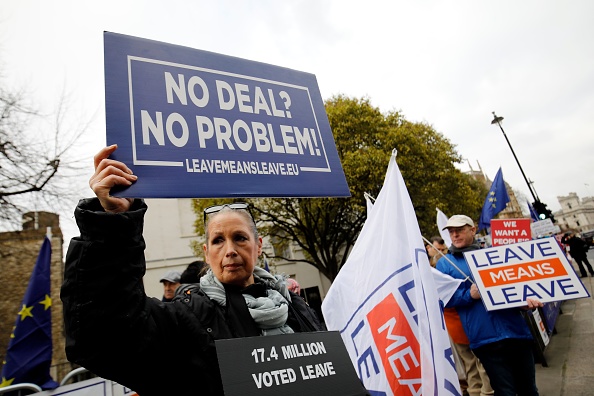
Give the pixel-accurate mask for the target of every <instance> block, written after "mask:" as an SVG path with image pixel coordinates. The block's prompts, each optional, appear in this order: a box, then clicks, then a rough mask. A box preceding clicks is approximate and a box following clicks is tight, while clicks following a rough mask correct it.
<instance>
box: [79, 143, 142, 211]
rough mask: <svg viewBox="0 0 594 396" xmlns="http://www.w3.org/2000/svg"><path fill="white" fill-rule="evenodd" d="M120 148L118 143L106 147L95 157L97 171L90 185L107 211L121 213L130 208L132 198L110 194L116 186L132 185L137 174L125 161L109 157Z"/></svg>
mask: <svg viewBox="0 0 594 396" xmlns="http://www.w3.org/2000/svg"><path fill="white" fill-rule="evenodd" d="M117 148H118V146H117V144H113V145H111V146H109V147H105V148H103V149H101V151H99V152H98V153H97V154H96V155H95V157H94V164H95V173H94V174H93V176H91V179H90V180H89V186H90V187H91V189H92V190H93V192H94V193H95V195H96V196H97V198H99V202H101V206H103V209H105V211H106V212H110V213H121V212H125V211H127V210H128V209H130V206H131V205H132V202H133V201H134V200H133V199H132V198H118V197H113V196H111V195H110V191H111V188H112V187H114V186H130V185H132V183H134V182H135V181H136V179H137V178H138V177H137V176H135V175H133V174H132V170H130V168H128V167H127V166H126V164H124V163H123V162H120V161H115V160H112V159H109V158H108V157H109V156H110V155H111V154H112V153H113V152H114V151H115V150H116V149H117Z"/></svg>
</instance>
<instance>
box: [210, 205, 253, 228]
mask: <svg viewBox="0 0 594 396" xmlns="http://www.w3.org/2000/svg"><path fill="white" fill-rule="evenodd" d="M224 208H229V209H233V210H241V209H244V210H247V211H248V213H249V214H250V216H252V212H251V211H250V205H249V204H248V203H247V202H233V203H228V204H222V205H213V206H209V207H208V208H206V209H204V223H206V216H207V215H209V214H213V213H217V212H220V211H221V210H223V209H224ZM253 217H254V216H252V218H253Z"/></svg>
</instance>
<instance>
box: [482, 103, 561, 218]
mask: <svg viewBox="0 0 594 396" xmlns="http://www.w3.org/2000/svg"><path fill="white" fill-rule="evenodd" d="M501 121H503V117H498V116H497V115H496V114H495V112H493V121H491V124H497V125H498V126H499V129H501V132H503V137H504V138H505V140H506V141H507V144H508V146H509V149H510V150H511V152H512V154H513V155H514V158H515V159H516V162H517V163H518V167H519V168H520V172H522V176H524V181H526V185H527V186H528V190H529V191H530V194H531V195H532V198H533V199H534V203H533V204H532V206H533V207H534V209H536V211H537V212H538V214H539V217H540V219H541V220H544V219H545V218H547V217H549V218H550V219H551V220H552V221H553V222H554V221H555V218H554V217H553V214H552V213H551V211H550V210H549V209H548V208H547V205H546V204H545V203H543V202H540V199H539V198H538V195H537V194H536V191H535V190H534V188H533V187H532V183H531V182H530V181H528V178H527V177H526V174H525V173H524V170H523V169H522V165H520V161H519V160H518V157H517V156H516V153H515V152H514V149H513V147H512V145H511V143H510V142H509V139H508V138H507V135H506V134H505V131H504V130H503V127H502V126H501Z"/></svg>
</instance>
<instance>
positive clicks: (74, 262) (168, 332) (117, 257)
mask: <svg viewBox="0 0 594 396" xmlns="http://www.w3.org/2000/svg"><path fill="white" fill-rule="evenodd" d="M146 210H147V207H146V205H145V204H144V202H142V201H140V200H136V201H135V202H134V204H133V205H132V207H131V208H130V210H129V211H128V212H125V213H119V214H111V213H106V212H104V211H103V209H102V208H101V206H100V204H99V201H98V200H97V199H96V198H93V199H85V200H81V201H80V203H79V205H78V206H77V208H76V210H75V217H76V221H77V224H78V226H79V229H80V233H81V235H80V237H77V238H73V239H72V241H71V243H70V246H69V247H68V253H67V256H66V268H65V273H64V283H63V286H62V290H61V299H62V301H63V304H64V320H65V328H66V354H67V356H68V359H69V360H70V361H72V362H75V363H77V364H79V365H81V366H83V367H86V368H87V369H88V370H90V371H91V372H93V373H95V374H97V375H99V376H101V377H104V378H108V379H112V380H114V381H116V382H118V383H120V384H122V385H125V386H127V387H129V388H131V389H133V390H134V391H135V392H137V393H138V394H139V395H141V396H151V395H160V396H162V395H223V387H222V383H221V378H220V374H219V367H218V362H217V356H216V350H215V343H214V341H215V340H216V339H225V338H233V337H234V335H233V334H234V331H233V329H232V328H231V324H230V323H228V321H227V320H226V317H225V309H224V307H221V306H219V305H218V304H216V303H215V302H213V301H211V300H210V299H209V298H208V297H207V296H206V294H204V292H202V291H201V290H200V289H199V287H195V288H192V289H190V290H188V289H185V290H184V293H183V294H182V296H181V297H177V298H176V299H174V301H173V302H171V303H163V302H161V301H159V300H158V299H156V298H149V297H147V296H146V295H145V293H144V288H143V284H142V277H143V276H144V273H145V270H146V266H145V258H144V248H145V243H144V239H143V237H142V229H143V220H144V214H145V212H146ZM293 297H294V298H293V299H292V300H293V301H292V302H291V306H292V308H294V310H293V309H290V311H289V312H290V316H289V324H290V325H291V326H292V327H297V328H294V330H295V331H311V330H322V327H321V325H320V324H319V322H318V320H317V318H316V317H315V313H314V312H313V310H311V309H310V308H309V307H308V306H307V304H306V303H305V301H303V299H301V298H299V297H298V296H296V295H293ZM295 311H297V314H295ZM295 316H299V319H300V320H301V322H300V323H301V324H302V328H299V325H298V324H297V321H296V318H295ZM304 321H305V323H304Z"/></svg>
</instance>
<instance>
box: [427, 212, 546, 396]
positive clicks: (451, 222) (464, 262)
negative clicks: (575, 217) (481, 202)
mask: <svg viewBox="0 0 594 396" xmlns="http://www.w3.org/2000/svg"><path fill="white" fill-rule="evenodd" d="M444 230H447V231H448V232H449V234H450V237H451V240H452V246H451V247H450V252H449V253H448V254H447V255H446V256H444V257H442V258H441V259H440V260H439V261H438V262H437V265H436V268H437V269H438V270H439V271H441V272H443V273H445V274H448V275H450V276H452V277H454V278H457V279H464V280H465V281H464V282H463V283H461V284H460V286H459V287H458V289H457V290H456V292H455V293H454V295H453V296H452V298H451V299H450V301H449V302H448V303H447V305H446V306H447V307H453V308H456V311H457V313H458V314H459V316H460V321H461V323H462V326H463V328H464V332H465V333H466V335H467V337H468V340H469V342H470V349H471V350H472V352H473V354H474V355H475V356H476V357H477V358H478V359H479V361H480V362H481V364H482V365H483V367H484V368H485V371H486V372H487V374H488V376H489V379H490V382H491V386H492V388H493V389H494V391H495V394H522V395H533V396H536V395H538V390H537V389H536V383H535V373H534V357H533V354H532V342H533V341H532V340H533V338H532V334H531V331H530V329H529V328H528V325H527V324H526V322H525V320H524V318H523V316H522V314H521V312H520V311H521V310H520V309H518V308H509V307H507V309H499V310H497V311H489V310H487V308H486V306H487V302H488V300H489V298H488V297H487V296H490V295H489V294H488V291H485V290H484V289H483V288H482V283H483V282H482V279H481V276H480V275H479V274H477V273H476V272H475V271H474V270H473V267H475V265H474V264H476V263H479V264H480V265H483V263H484V262H483V261H482V260H480V261H479V260H477V261H476V262H474V261H472V260H470V259H469V257H477V258H478V257H483V256H480V255H481V253H484V252H486V251H489V250H491V249H480V246H479V244H478V243H477V242H476V241H475V233H476V227H475V225H474V222H473V221H472V219H471V218H470V217H468V216H465V215H454V216H452V217H450V218H449V219H448V222H447V224H446V226H445V227H444ZM473 254H475V255H476V256H472V255H473ZM489 257H492V256H489ZM492 258H493V259H494V260H495V258H494V257H492ZM510 259H511V257H510ZM498 263H499V262H498ZM499 264H501V263H499ZM483 266H485V265H483ZM504 273H505V274H506V276H508V277H512V276H513V275H511V273H509V272H504ZM543 273H544V271H543ZM515 276H518V275H515ZM473 278H474V280H475V281H476V282H473ZM496 279H499V278H497V277H496ZM524 297H525V298H524V299H521V297H518V301H517V303H516V304H515V305H514V307H523V308H527V309H533V308H537V307H541V306H542V303H541V302H540V301H539V299H538V298H537V296H535V295H526V294H525V295H524ZM479 300H481V301H482V303H481V302H480V301H479ZM483 303H484V304H483ZM500 308H503V307H500Z"/></svg>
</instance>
